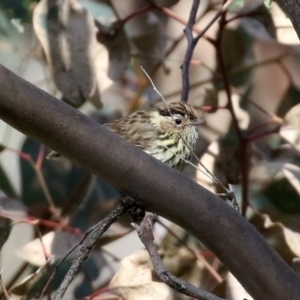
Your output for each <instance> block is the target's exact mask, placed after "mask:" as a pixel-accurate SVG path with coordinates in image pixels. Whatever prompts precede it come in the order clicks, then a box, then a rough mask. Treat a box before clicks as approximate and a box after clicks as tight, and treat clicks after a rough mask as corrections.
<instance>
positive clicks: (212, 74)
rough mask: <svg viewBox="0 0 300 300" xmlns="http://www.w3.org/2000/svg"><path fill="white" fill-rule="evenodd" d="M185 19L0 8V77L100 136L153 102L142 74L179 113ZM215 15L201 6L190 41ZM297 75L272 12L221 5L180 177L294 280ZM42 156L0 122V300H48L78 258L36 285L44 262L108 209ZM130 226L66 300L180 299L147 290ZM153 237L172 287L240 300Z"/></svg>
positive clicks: (112, 201) (292, 51) (272, 5)
mask: <svg viewBox="0 0 300 300" xmlns="http://www.w3.org/2000/svg"><path fill="white" fill-rule="evenodd" d="M191 5H192V0H185V1H183V0H182V1H178V0H177V1H176V0H153V1H147V0H123V1H117V0H110V1H101V0H97V1H96V0H94V1H92V0H81V1H80V0H64V1H62V0H41V1H37V0H14V1H11V0H0V63H1V64H2V65H4V66H5V67H7V68H8V69H10V70H11V71H13V72H15V73H16V74H18V75H19V76H20V77H22V78H24V79H26V80H28V81H29V82H31V83H33V84H34V85H36V86H37V87H39V88H41V89H43V90H45V91H46V92H48V93H50V94H51V95H53V96H55V97H56V98H57V99H59V100H60V101H64V102H66V103H68V104H69V105H71V106H73V107H75V108H77V109H79V110H80V111H81V112H83V113H84V114H86V115H88V116H90V117H91V118H93V119H95V120H97V121H98V122H99V123H101V124H103V123H107V122H110V121H112V120H114V119H117V118H120V117H123V116H127V115H128V114H130V113H132V112H134V111H136V110H138V109H143V108H147V107H153V106H154V105H155V104H156V103H157V102H159V101H161V97H160V96H159V95H158V94H157V93H156V92H155V91H154V89H153V87H152V85H151V84H150V83H149V81H148V79H147V77H146V76H145V74H144V73H143V71H142V70H141V66H142V67H143V68H144V69H145V70H146V72H147V74H148V75H149V76H150V77H151V78H152V80H153V82H154V84H155V86H156V88H157V89H158V90H159V92H160V93H161V94H162V95H163V96H164V97H165V99H166V101H167V102H172V101H179V100H180V98H181V89H182V73H181V69H180V66H181V65H182V63H183V61H184V57H185V53H186V50H187V42H186V38H185V35H184V31H183V30H184V28H185V26H186V23H187V20H188V18H189V13H190V8H191ZM222 5H223V1H219V0H202V1H201V4H200V7H199V9H198V14H197V22H196V24H195V26H194V34H195V36H196V35H197V34H199V33H201V32H202V30H203V29H204V28H205V27H206V26H207V25H208V24H209V23H210V22H211V20H212V19H213V18H214V16H215V15H216V13H218V12H219V11H220V10H221V8H222ZM299 67H300V52H299V41H298V37H297V35H296V33H295V30H294V29H293V27H292V25H291V23H290V21H289V19H288V17H287V15H286V13H285V10H284V7H283V5H282V3H281V2H280V1H279V0H278V1H271V0H268V1H267V0H266V1H262V0H255V1H253V0H252V1H250V0H249V1H240V0H233V1H231V3H230V5H229V8H228V11H227V13H226V16H225V17H224V18H223V19H222V21H221V22H220V23H219V20H218V21H215V22H213V24H212V26H211V27H210V28H209V29H208V30H207V32H206V33H205V34H204V35H203V37H202V38H201V39H200V40H199V42H198V43H197V45H196V47H195V50H194V54H193V57H192V60H191V63H190V69H189V78H190V82H191V90H190V94H189V104H191V105H193V106H194V107H195V108H196V110H197V112H198V116H199V117H202V118H204V119H205V120H206V121H207V123H206V125H204V126H202V127H201V128H199V131H200V138H199V141H198V144H197V147H196V151H195V152H196V155H197V157H198V160H196V159H194V161H193V163H194V166H190V165H189V166H187V168H186V169H185V171H184V173H185V174H186V175H187V176H190V177H191V178H193V179H194V180H195V181H197V182H198V183H199V184H201V185H204V186H205V187H207V188H208V189H210V190H211V191H213V192H215V193H218V194H220V197H221V198H222V199H223V200H224V201H227V202H228V205H231V206H233V207H235V209H237V208H238V209H239V211H240V212H241V213H242V214H243V215H244V216H245V217H246V218H247V219H248V220H249V222H251V223H252V224H253V225H254V226H255V227H256V228H257V230H259V231H260V232H261V234H262V235H264V237H265V238H266V240H267V241H268V242H269V243H270V244H271V245H272V246H273V247H274V248H275V249H276V250H277V251H278V252H279V254H280V255H281V256H282V257H283V258H284V259H285V260H286V262H287V263H288V264H290V265H291V266H292V267H293V268H295V269H297V264H298V260H297V258H298V257H299V256H300V235H299V232H300V219H299V215H300V199H299V193H300V185H299V178H300V168H299V161H300V160H299V158H300V157H299V151H300V106H299V102H300V92H299V89H300V74H299ZM37 126H38V124H37ZM70 126H72V124H70ZM50 150H51V149H48V148H47V147H45V146H44V145H41V144H39V143H37V142H35V141H34V140H32V139H30V138H28V137H26V136H24V135H23V134H21V133H20V132H18V131H16V130H15V129H13V128H11V127H10V126H8V125H7V124H5V123H4V122H2V121H1V120H0V248H1V253H0V255H1V256H0V259H1V260H0V263H1V267H0V269H1V270H2V271H1V277H0V279H1V280H0V282H1V287H2V293H1V299H8V298H7V295H5V291H7V292H8V293H9V295H10V296H9V297H10V298H9V299H35V298H36V299H40V298H43V299H51V295H52V294H53V292H54V291H55V290H56V289H57V288H58V286H59V283H60V282H61V280H62V278H63V276H64V275H65V273H66V271H67V270H68V268H69V267H70V264H71V262H72V259H73V258H74V257H75V256H76V254H78V250H75V251H73V252H72V253H71V255H70V256H69V257H68V258H67V259H66V261H65V262H64V263H63V264H62V265H61V266H60V267H59V268H58V270H57V272H56V275H55V277H54V278H53V279H51V280H50V282H49V284H48V285H46V283H47V281H49V278H50V275H51V273H52V271H53V269H54V267H55V265H56V264H57V262H58V261H60V259H62V258H63V257H64V256H65V255H66V254H67V253H68V251H69V250H70V249H71V248H72V247H73V246H75V245H77V244H78V243H79V241H80V240H81V238H82V237H83V236H84V232H85V231H86V230H87V229H88V228H90V227H91V226H93V225H95V224H96V223H97V222H99V221H100V220H101V219H102V218H103V217H104V216H105V215H107V213H108V212H109V211H111V209H112V208H113V207H114V206H115V205H116V203H117V202H118V200H119V195H118V193H117V192H116V191H115V190H114V189H113V188H112V187H111V186H109V185H108V184H107V183H105V182H103V181H102V180H100V179H98V178H95V177H94V176H93V175H92V174H89V173H88V172H86V171H85V170H83V169H81V168H79V167H78V166H75V165H74V164H72V162H70V161H68V160H66V159H60V160H55V161H49V160H46V159H45V157H46V155H47V154H48V153H49V152H50ZM120 151H122V149H120ZM200 161H201V163H202V164H204V166H205V167H206V168H207V169H208V170H209V171H210V172H211V173H212V174H213V175H214V176H215V177H216V178H217V179H218V181H219V182H220V183H219V184H216V183H215V180H212V179H211V178H210V177H209V176H208V175H207V172H206V171H205V170H204V169H203V167H202V166H201V165H200V163H199V162H200ZM231 192H234V195H235V197H231V196H230V193H231ZM199 201H201V199H199ZM235 201H236V202H237V203H235ZM233 209H234V208H233ZM199 218H201V216H199ZM130 222H131V220H130V218H129V217H128V216H124V217H122V218H121V219H120V220H119V221H118V222H116V223H115V224H114V225H113V226H112V227H111V228H110V229H109V230H108V232H107V233H106V234H105V235H104V236H103V238H101V240H100V241H99V243H98V244H97V247H96V249H94V250H93V252H92V254H91V255H90V257H89V258H88V260H87V261H86V262H85V263H84V266H83V268H82V269H81V272H80V274H78V276H77V277H76V279H75V280H74V282H73V283H72V285H71V287H70V288H69V289H68V292H67V295H66V296H65V299H125V300H126V299H130V300H132V299H133V300H134V299H156V300H160V299H188V297H185V296H182V295H180V294H177V293H175V292H173V291H171V290H170V289H169V288H167V287H166V286H165V285H164V284H162V283H160V282H157V278H156V277H155V276H154V275H153V273H152V271H153V270H152V266H151V263H150V262H149V257H148V256H147V254H146V253H145V252H144V251H142V250H141V249H143V245H142V244H141V242H140V241H139V240H138V238H137V236H136V234H135V232H134V231H133V228H132V227H131V225H130ZM155 237H156V240H155V241H156V243H157V245H158V246H159V249H160V252H161V254H162V257H163V262H164V265H165V267H166V268H167V269H168V270H169V271H171V272H172V273H173V274H174V275H176V276H178V277H180V278H183V279H185V280H187V281H189V282H191V283H192V284H194V285H196V286H198V287H201V288H204V289H206V290H208V291H210V292H213V293H215V294H217V295H219V296H220V297H227V298H228V299H242V297H244V298H245V297H247V299H251V297H250V296H249V295H247V294H246V292H245V291H243V289H242V288H241V287H240V286H239V284H238V282H237V281H236V280H235V279H234V277H233V276H232V275H231V274H230V273H229V272H228V271H227V270H226V268H225V266H223V265H222V263H221V262H220V261H219V260H218V259H217V257H215V255H214V254H213V253H212V252H210V251H209V249H207V248H206V247H205V246H204V245H202V244H201V243H200V242H199V241H197V240H196V239H194V238H193V237H192V236H191V235H190V234H189V233H187V232H185V231H183V230H182V229H181V228H179V227H177V226H176V225H174V224H170V222H168V221H167V220H164V219H162V218H160V219H159V221H158V222H157V224H156V225H155ZM241 251H242V249H241ZM122 259H123V260H122ZM121 260H122V263H121V264H120V261H121Z"/></svg>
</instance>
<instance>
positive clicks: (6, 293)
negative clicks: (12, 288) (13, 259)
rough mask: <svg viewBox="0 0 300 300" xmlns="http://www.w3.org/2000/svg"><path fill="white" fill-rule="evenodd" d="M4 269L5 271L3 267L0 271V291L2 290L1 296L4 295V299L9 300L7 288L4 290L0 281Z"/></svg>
mask: <svg viewBox="0 0 300 300" xmlns="http://www.w3.org/2000/svg"><path fill="white" fill-rule="evenodd" d="M4 269H5V267H4V268H3V269H2V270H1V271H0V286H1V289H2V291H3V294H4V297H5V299H6V300H9V299H10V297H9V293H8V291H7V288H6V286H5V285H4V282H3V280H2V273H3V271H4Z"/></svg>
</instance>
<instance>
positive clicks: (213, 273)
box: [157, 219, 223, 283]
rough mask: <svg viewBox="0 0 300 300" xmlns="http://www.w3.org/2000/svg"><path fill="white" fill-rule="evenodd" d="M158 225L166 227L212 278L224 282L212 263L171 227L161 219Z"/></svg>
mask: <svg viewBox="0 0 300 300" xmlns="http://www.w3.org/2000/svg"><path fill="white" fill-rule="evenodd" d="M157 223H158V224H160V225H161V226H162V227H164V228H165V229H166V230H167V231H168V232H169V234H170V235H172V236H173V237H174V238H175V239H176V240H177V241H178V242H179V243H180V244H181V245H183V246H184V247H185V248H186V249H187V250H188V251H189V252H190V253H191V254H192V255H193V256H194V257H195V258H196V259H197V260H199V261H201V263H203V265H204V267H205V268H206V269H207V271H208V272H209V273H210V275H211V276H212V277H214V279H215V280H216V281H217V282H218V283H221V282H223V278H222V277H221V276H220V275H219V274H218V272H217V271H216V270H215V269H214V268H213V267H212V266H211V265H210V263H209V262H208V261H207V260H206V259H205V257H204V256H203V255H201V254H199V253H197V252H196V251H195V250H194V249H192V248H191V247H190V246H189V245H188V244H187V243H186V242H185V241H184V240H183V239H181V238H180V237H179V236H178V235H177V234H176V233H175V232H174V231H173V230H172V229H171V228H170V227H168V226H166V225H165V224H164V223H163V222H162V221H161V220H160V219H158V220H157Z"/></svg>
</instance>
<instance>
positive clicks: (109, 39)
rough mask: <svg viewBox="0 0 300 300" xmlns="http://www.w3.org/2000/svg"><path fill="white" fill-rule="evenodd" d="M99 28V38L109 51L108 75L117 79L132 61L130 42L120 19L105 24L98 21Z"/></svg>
mask: <svg viewBox="0 0 300 300" xmlns="http://www.w3.org/2000/svg"><path fill="white" fill-rule="evenodd" d="M96 26H97V28H98V32H97V40H98V42H100V43H101V44H103V45H104V46H105V47H106V48H107V50H108V53H109V68H108V77H109V78H110V79H112V80H117V79H119V78H120V77H121V76H123V75H124V72H125V71H126V69H127V68H128V64H129V61H130V48H129V43H128V40H127V37H126V34H125V31H124V28H123V23H122V22H120V21H116V22H113V23H112V24H111V25H110V26H104V25H102V24H101V23H100V22H99V21H96Z"/></svg>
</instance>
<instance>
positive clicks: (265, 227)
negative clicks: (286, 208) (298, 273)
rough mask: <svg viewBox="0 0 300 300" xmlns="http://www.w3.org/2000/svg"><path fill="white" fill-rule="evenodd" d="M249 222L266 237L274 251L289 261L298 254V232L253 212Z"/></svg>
mask: <svg viewBox="0 0 300 300" xmlns="http://www.w3.org/2000/svg"><path fill="white" fill-rule="evenodd" d="M249 221H250V223H251V224H252V225H253V226H254V227H255V228H256V229H257V230H258V231H259V232H260V233H261V234H262V235H263V236H264V237H265V238H266V239H267V241H268V242H269V243H270V244H271V245H272V246H273V247H274V248H275V249H276V251H277V252H278V253H279V254H280V255H281V256H282V257H283V258H284V259H285V260H286V261H287V262H288V263H290V262H291V261H292V259H293V258H294V257H299V256H300V234H299V233H298V232H295V231H292V230H291V229H288V228H286V227H285V226H284V225H283V224H282V223H279V222H275V223H274V222H272V220H271V219H270V218H269V217H268V216H267V215H263V214H259V213H255V212H253V214H252V216H251V217H250V219H249Z"/></svg>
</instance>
